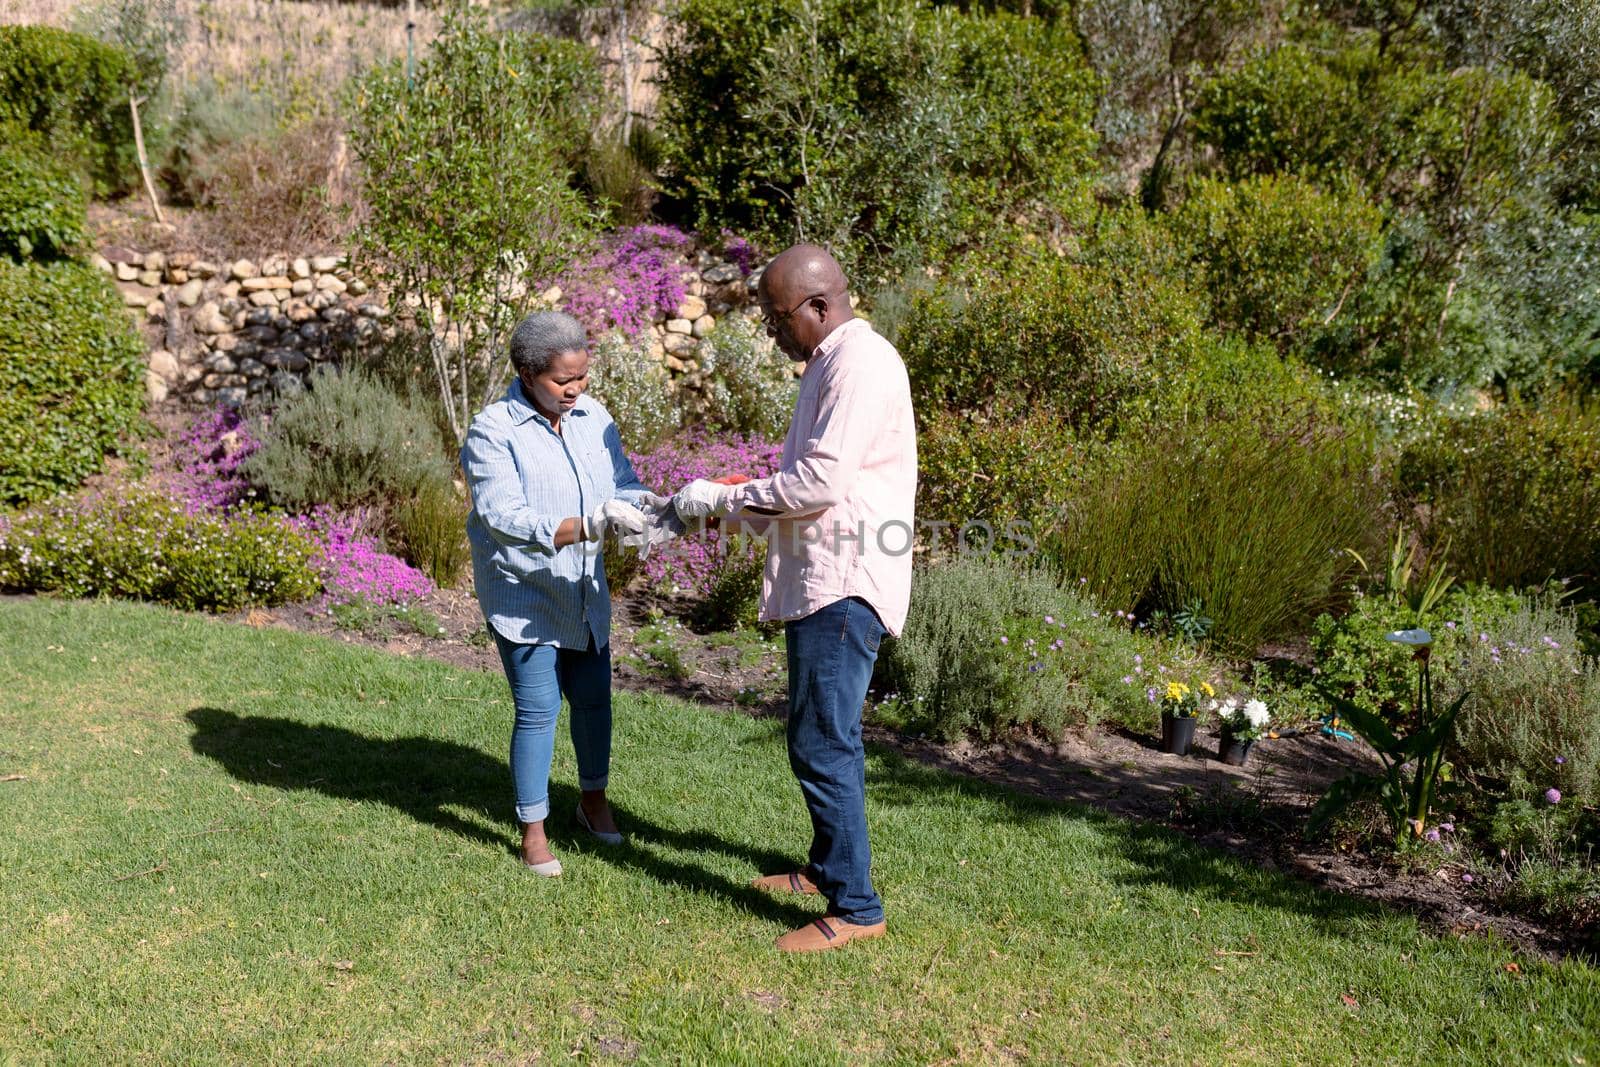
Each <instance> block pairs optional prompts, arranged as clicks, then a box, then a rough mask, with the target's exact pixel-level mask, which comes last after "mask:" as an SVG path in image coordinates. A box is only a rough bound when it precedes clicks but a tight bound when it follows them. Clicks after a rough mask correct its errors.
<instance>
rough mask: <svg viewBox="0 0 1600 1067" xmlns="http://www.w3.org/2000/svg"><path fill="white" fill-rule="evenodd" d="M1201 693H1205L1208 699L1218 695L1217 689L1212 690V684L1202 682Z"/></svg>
mask: <svg viewBox="0 0 1600 1067" xmlns="http://www.w3.org/2000/svg"><path fill="white" fill-rule="evenodd" d="M1200 692H1202V693H1204V694H1205V695H1206V696H1208V697H1214V696H1216V695H1217V691H1216V690H1215V689H1213V688H1211V683H1210V682H1201V683H1200Z"/></svg>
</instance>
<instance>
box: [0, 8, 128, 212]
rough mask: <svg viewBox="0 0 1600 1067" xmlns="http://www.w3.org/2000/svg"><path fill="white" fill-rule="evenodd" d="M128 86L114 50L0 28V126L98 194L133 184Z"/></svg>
mask: <svg viewBox="0 0 1600 1067" xmlns="http://www.w3.org/2000/svg"><path fill="white" fill-rule="evenodd" d="M134 80H135V72H134V69H133V65H132V63H131V62H130V61H129V59H128V57H127V55H126V54H125V53H124V52H123V51H122V50H121V49H118V48H116V47H114V46H112V45H108V44H105V43H103V42H100V41H97V40H95V39H94V38H92V37H85V36H84V35H83V34H79V33H68V32H67V31H65V30H58V29H54V28H52V27H49V26H0V125H5V124H8V123H9V124H15V125H18V126H22V127H24V128H26V129H29V130H32V131H34V132H35V133H38V134H40V135H42V136H43V137H44V138H45V140H46V141H48V143H49V145H50V147H51V149H52V151H54V152H56V153H57V154H58V155H59V156H61V157H63V158H71V159H73V160H74V161H75V162H78V163H81V164H82V166H83V169H84V170H85V172H86V173H87V174H88V175H89V176H90V177H91V178H93V180H94V185H95V188H94V192H95V193H96V194H97V195H102V196H104V195H109V194H112V193H116V192H120V191H122V190H124V189H126V188H128V187H129V186H130V185H131V184H132V180H133V175H134V172H135V167H136V156H135V152H134V146H133V117H132V115H131V114H130V113H129V111H128V87H129V86H130V85H131V84H133V81H134Z"/></svg>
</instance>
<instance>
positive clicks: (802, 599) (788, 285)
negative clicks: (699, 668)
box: [673, 244, 917, 952]
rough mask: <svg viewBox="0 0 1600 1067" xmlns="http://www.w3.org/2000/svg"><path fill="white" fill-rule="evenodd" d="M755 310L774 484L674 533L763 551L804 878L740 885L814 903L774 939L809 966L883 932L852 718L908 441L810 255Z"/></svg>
mask: <svg viewBox="0 0 1600 1067" xmlns="http://www.w3.org/2000/svg"><path fill="white" fill-rule="evenodd" d="M758 296H759V299H760V302H761V313H762V321H763V322H764V323H765V325H766V328H767V333H768V335H769V336H771V337H772V338H773V339H774V340H775V341H776V342H777V345H778V347H779V348H780V349H781V350H782V351H783V352H784V354H786V355H787V356H788V357H789V358H790V359H792V360H795V361H798V362H804V363H805V365H806V366H805V372H804V374H803V375H802V376H801V379H800V395H799V397H798V399H797V400H796V403H795V410H794V417H793V420H792V421H791V423H790V425H789V434H788V436H787V437H786V438H785V439H784V443H783V459H782V461H781V464H780V467H779V470H778V473H776V474H774V475H773V476H772V477H770V478H762V479H758V480H756V481H749V482H744V483H742V484H739V485H735V486H728V485H722V484H718V483H715V482H711V481H706V480H696V481H693V482H690V483H689V484H688V485H686V486H684V487H683V489H681V490H679V492H678V493H677V495H676V496H675V497H674V498H673V504H674V506H675V507H676V508H677V511H678V514H679V515H680V516H682V517H683V518H684V519H686V520H687V519H698V518H706V517H713V516H723V517H729V518H733V519H736V520H738V521H739V522H740V523H741V525H747V526H750V527H751V528H753V529H756V530H758V531H760V532H763V533H765V535H766V537H767V541H768V544H767V563H766V572H765V574H764V576H763V578H762V582H761V617H762V618H763V619H769V620H781V621H783V623H784V632H785V638H786V642H787V649H788V668H789V722H788V740H789V766H790V767H791V768H792V769H793V770H794V774H795V777H796V778H798V779H799V780H800V790H801V793H802V794H803V795H804V797H805V803H806V807H807V808H808V809H809V810H810V813H811V826H812V839H811V854H810V862H809V863H808V864H807V865H806V866H805V867H803V868H801V869H799V870H795V871H791V872H785V873H780V874H772V875H767V876H765V877H762V878H758V879H756V882H755V885H757V886H758V887H760V888H762V889H767V890H771V891H774V892H794V893H821V894H822V895H823V896H824V897H825V898H826V899H827V901H828V909H827V914H826V915H824V916H823V917H822V918H821V919H818V920H816V921H815V922H813V923H810V924H808V925H806V926H802V927H801V928H800V929H798V930H794V931H792V932H790V933H787V934H785V935H783V936H782V937H780V938H778V948H780V949H782V950H783V951H785V952H815V951H821V950H825V949H831V948H837V947H839V946H840V945H844V944H846V943H848V942H850V941H854V940H859V939H862V938H871V937H880V936H882V935H883V933H884V932H885V930H886V928H887V927H886V924H885V921H884V914H883V902H882V901H881V900H880V899H879V898H878V894H877V892H876V891H875V890H874V889H873V888H872V874H871V870H870V867H871V860H872V854H871V850H870V848H869V846H868V842H867V810H866V752H865V749H864V748H863V747H862V744H861V708H862V704H863V702H864V701H865V699H866V695H867V684H868V682H869V681H871V678H872V666H873V663H874V662H875V661H876V660H877V657H878V644H879V642H880V641H881V640H882V639H883V635H884V633H885V632H887V633H889V634H898V633H899V632H900V629H901V627H902V626H903V625H904V624H905V618H906V609H907V607H908V605H909V602H910V599H911V541H912V536H913V525H912V523H913V507H914V501H915V497H916V490H917V441H916V427H915V425H914V423H913V421H912V413H911V386H910V382H909V380H908V379H907V377H906V369H905V364H903V363H902V362H901V360H900V354H899V353H898V352H896V351H895V348H894V346H893V345H891V344H890V343H889V342H888V341H887V340H885V339H884V338H883V337H882V336H880V335H879V334H878V333H876V332H875V331H874V330H873V329H872V327H871V326H870V325H869V324H868V323H866V322H865V321H863V320H861V319H858V318H856V317H855V314H854V313H853V312H852V311H851V308H850V300H849V296H848V293H847V287H846V282H845V276H844V272H843V271H842V270H841V269H840V268H839V264H838V263H837V262H835V260H834V258H833V257H832V256H830V255H829V254H828V253H827V252H826V251H825V250H823V249H822V248H819V247H817V246H816V245H809V244H802V245H796V246H794V247H793V248H789V249H787V250H786V251H784V252H783V253H782V254H781V255H779V256H778V257H777V258H776V259H774V260H773V261H772V262H771V263H770V264H768V266H767V268H766V270H765V271H764V272H763V273H762V275H761V282H760V288H759V290H758Z"/></svg>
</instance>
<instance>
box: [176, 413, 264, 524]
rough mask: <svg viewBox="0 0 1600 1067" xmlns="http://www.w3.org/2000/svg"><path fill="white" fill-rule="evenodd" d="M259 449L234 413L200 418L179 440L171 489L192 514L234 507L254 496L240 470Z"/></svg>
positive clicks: (241, 419)
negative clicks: (176, 472) (176, 470)
mask: <svg viewBox="0 0 1600 1067" xmlns="http://www.w3.org/2000/svg"><path fill="white" fill-rule="evenodd" d="M260 447H261V442H260V441H258V440H257V439H256V438H255V437H254V436H253V435H252V434H251V433H250V425H249V423H247V422H246V421H245V419H244V417H243V416H242V415H240V414H239V413H238V412H237V411H235V410H234V409H232V408H218V409H217V410H216V411H213V412H211V413H210V414H209V415H202V416H200V417H199V418H197V419H195V420H194V422H192V423H191V424H190V425H189V428H188V429H187V430H185V431H184V432H183V435H182V436H181V437H179V438H178V445H177V450H176V456H175V457H174V458H175V461H176V463H177V467H178V475H177V477H176V478H175V479H174V488H175V490H176V491H177V493H178V495H179V496H180V497H182V499H183V500H184V501H185V502H186V503H187V504H188V506H189V509H190V511H191V512H196V511H218V510H221V509H224V508H230V507H233V506H234V505H235V504H238V503H239V502H240V501H242V500H245V499H246V498H248V497H251V496H254V495H255V494H254V492H253V490H252V489H251V488H250V483H249V482H248V481H247V480H246V479H245V477H244V475H243V473H241V471H240V469H239V468H240V467H241V466H243V465H244V461H245V460H247V459H249V458H250V457H251V456H252V455H253V454H254V453H255V452H256V450H258V449H259V448H260Z"/></svg>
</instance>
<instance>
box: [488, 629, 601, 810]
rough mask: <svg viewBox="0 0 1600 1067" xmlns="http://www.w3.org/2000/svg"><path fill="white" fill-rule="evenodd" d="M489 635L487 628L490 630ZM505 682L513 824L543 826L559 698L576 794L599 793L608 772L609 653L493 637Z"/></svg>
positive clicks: (591, 648)
mask: <svg viewBox="0 0 1600 1067" xmlns="http://www.w3.org/2000/svg"><path fill="white" fill-rule="evenodd" d="M490 630H491V632H493V627H490ZM494 640H495V644H496V645H498V646H499V647H500V662H501V663H502V664H503V665H504V666H505V669H506V680H507V681H508V682H510V683H511V702H512V704H513V705H514V706H515V707H516V721H515V723H514V724H513V725H512V727H511V783H512V787H513V788H514V789H515V791H516V798H517V818H518V819H519V820H521V821H522V822H525V823H527V822H543V821H544V819H545V816H547V815H549V814H550V758H551V756H552V755H553V753H554V752H555V742H556V719H557V718H559V717H560V715H561V698H562V697H563V696H565V697H566V698H567V703H568V704H570V705H571V706H572V712H571V715H570V717H569V718H568V727H569V728H570V729H571V731H572V748H573V751H574V752H575V753H576V755H577V757H578V788H579V789H583V790H590V789H604V788H605V787H606V779H607V777H608V776H609V774H610V770H611V646H610V645H609V644H608V645H606V646H605V647H604V648H601V649H596V648H595V647H594V646H593V645H592V644H591V645H590V647H589V648H587V649H585V650H583V651H577V650H575V649H570V648H557V647H556V646H554V645H519V644H516V643H515V642H512V641H507V640H506V639H505V638H504V637H502V636H500V634H499V633H495V635H494Z"/></svg>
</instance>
